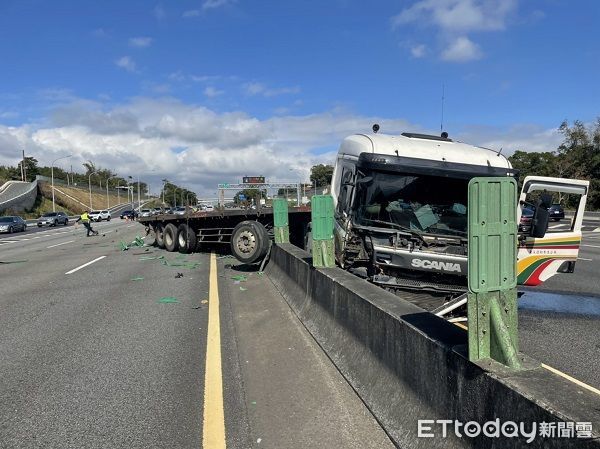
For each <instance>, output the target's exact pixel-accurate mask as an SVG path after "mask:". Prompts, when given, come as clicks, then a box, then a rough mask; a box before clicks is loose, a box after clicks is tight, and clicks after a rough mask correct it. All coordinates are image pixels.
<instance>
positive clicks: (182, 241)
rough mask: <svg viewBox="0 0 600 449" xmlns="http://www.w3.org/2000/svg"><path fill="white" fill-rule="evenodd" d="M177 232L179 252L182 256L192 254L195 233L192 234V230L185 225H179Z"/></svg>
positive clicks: (194, 246)
mask: <svg viewBox="0 0 600 449" xmlns="http://www.w3.org/2000/svg"><path fill="white" fill-rule="evenodd" d="M177 231H178V234H177V239H178V240H179V241H178V244H179V252H180V253H184V254H189V253H191V252H194V250H195V249H196V243H197V239H196V233H195V232H194V230H193V229H192V228H191V227H190V226H188V225H187V224H185V223H183V224H180V225H179V227H178V228H177Z"/></svg>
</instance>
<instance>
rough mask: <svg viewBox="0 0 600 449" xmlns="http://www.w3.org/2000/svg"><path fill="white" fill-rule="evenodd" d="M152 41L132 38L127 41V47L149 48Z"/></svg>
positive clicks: (149, 38) (143, 38)
mask: <svg viewBox="0 0 600 449" xmlns="http://www.w3.org/2000/svg"><path fill="white" fill-rule="evenodd" d="M153 40H154V39H152V38H151V37H132V38H130V39H129V46H130V47H138V48H143V47H149V46H150V45H151V44H152V41H153Z"/></svg>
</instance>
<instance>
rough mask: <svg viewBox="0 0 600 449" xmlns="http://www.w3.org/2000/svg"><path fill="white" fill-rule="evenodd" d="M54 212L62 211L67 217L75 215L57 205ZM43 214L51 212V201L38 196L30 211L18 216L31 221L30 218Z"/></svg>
mask: <svg viewBox="0 0 600 449" xmlns="http://www.w3.org/2000/svg"><path fill="white" fill-rule="evenodd" d="M56 211H57V212H59V211H63V212H65V213H66V214H67V215H75V214H74V213H73V211H70V210H68V209H65V208H64V207H61V206H59V205H58V204H57V205H56ZM45 212H52V200H49V199H48V198H46V197H44V196H42V195H38V197H37V199H36V200H35V203H34V205H33V207H32V208H31V209H30V210H27V211H25V212H24V213H21V214H18V215H20V216H21V217H23V218H24V219H26V220H27V219H30V218H31V219H32V218H38V217H39V216H41V215H42V214H43V213H45Z"/></svg>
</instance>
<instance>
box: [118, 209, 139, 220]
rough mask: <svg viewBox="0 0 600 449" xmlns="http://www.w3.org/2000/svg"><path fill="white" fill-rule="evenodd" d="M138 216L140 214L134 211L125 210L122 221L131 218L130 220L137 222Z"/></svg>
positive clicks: (122, 213)
mask: <svg viewBox="0 0 600 449" xmlns="http://www.w3.org/2000/svg"><path fill="white" fill-rule="evenodd" d="M137 216H138V213H137V212H136V211H134V210H124V211H123V212H121V220H123V219H124V218H129V219H130V220H135V219H136V218H137Z"/></svg>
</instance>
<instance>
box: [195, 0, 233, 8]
mask: <svg viewBox="0 0 600 449" xmlns="http://www.w3.org/2000/svg"><path fill="white" fill-rule="evenodd" d="M233 3H235V0H205V1H204V3H203V4H202V9H203V10H207V9H217V8H221V7H223V6H227V5H231V4H233Z"/></svg>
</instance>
